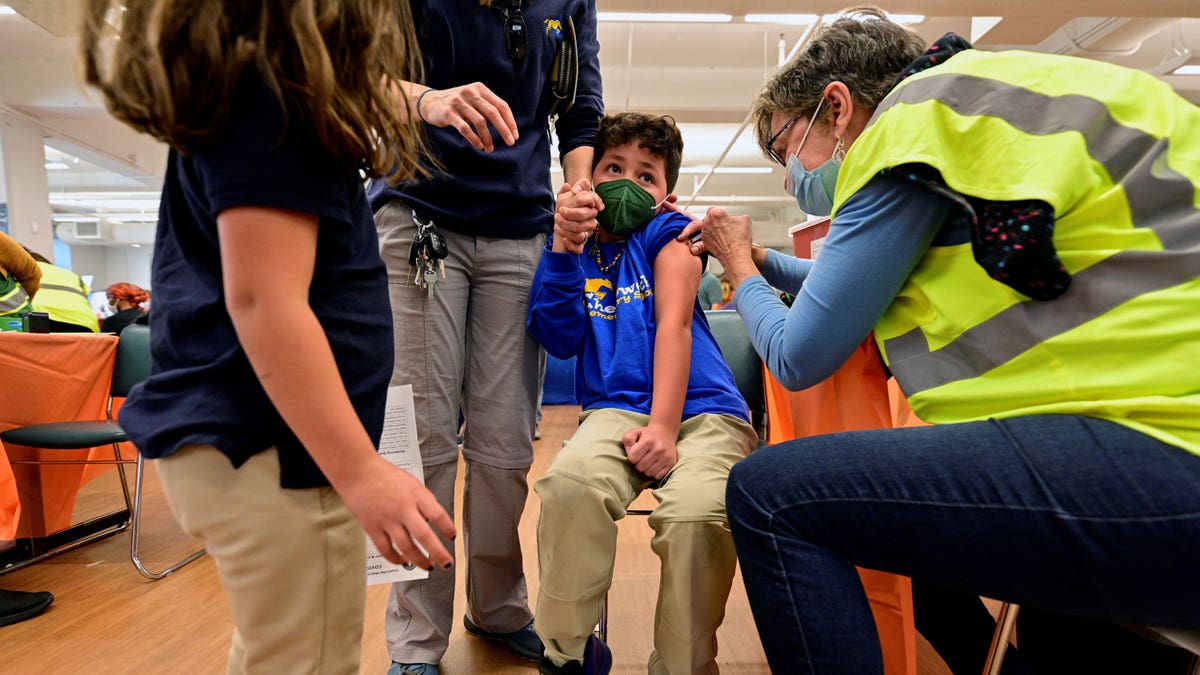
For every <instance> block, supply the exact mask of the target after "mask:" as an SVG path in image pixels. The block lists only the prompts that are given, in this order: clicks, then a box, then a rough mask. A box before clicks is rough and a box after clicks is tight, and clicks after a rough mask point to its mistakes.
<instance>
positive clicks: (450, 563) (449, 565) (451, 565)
mask: <svg viewBox="0 0 1200 675" xmlns="http://www.w3.org/2000/svg"><path fill="white" fill-rule="evenodd" d="M442 567H445V568H446V569H450V568H451V567H454V563H453V562H448V563H446V564H445V565H442Z"/></svg>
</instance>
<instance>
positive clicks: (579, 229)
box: [551, 178, 604, 254]
mask: <svg viewBox="0 0 1200 675" xmlns="http://www.w3.org/2000/svg"><path fill="white" fill-rule="evenodd" d="M603 210H604V200H602V199H600V195H598V194H596V193H595V192H594V191H593V190H592V182H591V181H590V180H588V179H586V178H582V179H580V180H578V181H576V182H575V184H574V185H571V184H567V183H564V184H563V186H562V187H561V188H559V190H558V203H557V205H556V206H555V208H554V244H553V246H552V247H551V250H553V251H556V252H559V253H575V254H580V253H583V247H584V245H585V244H586V243H587V240H588V237H590V236H592V232H594V231H595V230H596V215H597V214H598V213H600V212H601V211H603Z"/></svg>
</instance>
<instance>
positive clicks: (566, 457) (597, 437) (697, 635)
mask: <svg viewBox="0 0 1200 675" xmlns="http://www.w3.org/2000/svg"><path fill="white" fill-rule="evenodd" d="M648 419H649V418H648V417H647V416H645V415H639V414H636V413H631V412H626V411H623V410H615V409H609V408H606V409H600V410H593V411H588V412H585V413H584V414H583V415H581V416H580V425H579V429H578V430H577V431H576V432H575V435H574V436H572V437H571V440H570V441H568V442H567V443H566V445H565V446H564V447H563V449H562V451H560V452H559V454H558V455H557V456H556V457H555V458H554V462H553V464H552V465H551V466H550V469H549V471H547V473H546V475H545V476H544V477H542V478H541V479H539V480H538V481H537V482H536V483H535V484H534V490H535V491H537V493H538V495H539V496H540V497H541V499H542V511H541V516H540V518H539V520H538V562H539V563H540V575H541V576H540V579H541V590H540V592H539V594H538V602H537V611H536V616H535V620H534V627H535V628H536V629H537V632H538V634H539V635H540V636H541V637H542V640H543V642H544V643H545V645H546V655H547V656H548V657H549V658H550V660H552V661H554V662H555V663H556V664H559V665H561V664H562V663H565V662H566V661H568V660H580V659H582V658H583V656H582V655H583V652H584V646H585V644H586V642H587V639H588V635H589V634H590V633H591V632H592V628H593V627H594V626H595V625H596V622H597V621H598V620H599V618H600V609H601V605H602V604H603V602H604V596H605V594H606V593H607V592H608V588H609V586H610V585H611V583H612V575H613V560H614V558H615V557H616V545H617V525H616V521H618V520H620V519H621V518H623V517H624V516H625V510H626V509H627V508H628V506H629V504H630V503H631V502H632V501H633V500H634V498H635V497H637V495H638V494H639V493H640V492H641V491H642V490H644V489H646V488H647V487H651V485H652V484H653V481H652V480H651V479H650V478H649V477H647V476H646V475H644V474H642V473H640V472H638V471H637V470H636V469H635V468H634V467H633V465H632V464H630V462H629V459H628V457H627V456H626V455H625V448H624V446H623V445H622V444H621V437H622V436H623V435H624V434H625V432H627V431H629V430H630V429H633V428H636V427H640V426H645V424H646V423H647V421H648ZM757 441H758V438H757V436H756V435H755V433H754V430H753V429H752V428H751V427H750V425H749V424H747V423H746V422H744V421H742V420H740V419H738V418H736V417H731V416H728V415H699V416H696V417H693V418H691V419H689V420H686V421H685V422H684V423H683V425H682V426H681V427H680V430H679V441H678V443H677V446H676V447H677V450H678V453H679V461H678V463H677V464H676V465H675V468H674V469H673V470H672V472H671V474H670V475H669V476H668V477H667V481H666V482H665V483H664V484H663V485H661V486H660V487H658V488H655V489H654V497H655V499H656V500H658V506H657V507H656V508H655V509H654V512H653V513H652V514H651V515H650V527H651V528H652V529H653V530H654V533H655V534H654V538H653V539H651V541H650V546H651V548H652V549H653V550H654V553H655V554H656V555H658V557H659V559H660V560H661V561H662V568H661V573H660V574H661V580H660V583H659V593H658V611H657V612H656V615H655V619H654V652H653V653H652V654H651V655H650V660H649V669H650V672H651V673H672V674H675V675H682V674H684V673H716V672H717V664H716V661H715V659H716V656H717V638H716V633H717V627H718V626H720V625H721V621H722V620H723V619H724V618H725V601H726V599H727V598H728V596H729V588H730V586H731V585H732V583H733V573H734V567H735V565H736V562H737V558H736V556H735V554H734V550H733V540H732V538H731V537H730V534H729V524H728V521H727V520H726V518H725V481H726V479H727V478H728V476H729V469H730V468H731V467H732V466H733V465H734V463H736V462H737V461H738V460H740V459H741V458H742V457H744V456H745V455H747V454H748V453H749V452H750V451H751V450H752V449H753V448H754V446H755V444H756V443H757Z"/></svg>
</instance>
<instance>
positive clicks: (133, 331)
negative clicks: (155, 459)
mask: <svg viewBox="0 0 1200 675" xmlns="http://www.w3.org/2000/svg"><path fill="white" fill-rule="evenodd" d="M149 333H150V329H149V327H148V326H143V325H139V324H132V325H130V326H127V327H126V328H125V329H124V330H123V331H122V333H121V338H120V340H119V341H118V343H117V360H116V365H115V366H114V368H113V383H112V386H111V387H110V390H109V396H108V404H107V405H106V406H105V420H104V421H103V422H94V421H78V422H53V423H49V424H36V425H30V426H26V427H19V428H17V429H10V430H9V431H6V432H3V433H0V438H3V439H4V440H11V441H12V442H14V443H18V442H19V441H18V438H19V437H20V436H21V434H22V433H24V434H28V433H30V432H37V431H39V430H46V431H49V430H53V429H64V430H65V429H69V428H75V429H86V428H88V427H92V429H91V430H92V431H95V433H96V434H97V436H98V437H100V436H103V437H105V438H104V441H103V442H101V443H97V444H95V445H84V446H82V447H78V446H77V445H75V444H71V447H68V446H66V445H59V446H57V447H47V448H45V449H47V450H86V449H88V448H94V447H100V446H101V445H105V444H107V443H108V442H109V441H110V440H111V442H112V449H113V459H95V460H92V459H82V460H14V461H12V462H11V463H12V464H49V465H53V464H115V465H116V466H117V476H118V477H119V478H120V480H121V496H122V497H123V498H124V500H125V508H124V509H123V510H118V511H113V512H111V513H108V514H105V515H102V516H98V517H96V518H92V519H90V520H87V521H85V522H83V523H78V524H76V525H72V526H71V527H70V528H68V530H77V531H85V532H86V531H87V530H88V529H90V528H91V527H94V526H96V525H97V524H99V523H101V522H104V521H108V520H111V519H112V518H113V517H114V516H121V517H122V520H121V521H120V522H119V523H117V524H116V525H112V526H106V527H104V528H103V529H101V530H99V531H96V532H90V533H88V534H86V535H85V536H83V537H80V538H77V539H73V540H71V541H69V542H67V543H64V544H61V545H57V546H53V547H51V548H50V549H48V550H46V551H44V552H41V553H39V554H37V555H35V556H33V557H31V558H28V559H26V560H22V561H20V562H18V563H15V564H13V565H11V566H9V567H8V568H7V569H5V570H4V571H5V572H9V571H12V570H15V569H20V568H22V567H25V566H27V565H32V564H33V563H35V562H39V561H41V560H45V559H46V558H50V557H53V556H56V555H59V554H61V553H66V552H67V551H71V550H74V549H76V548H79V547H80V546H83V545H85V544H89V543H92V542H94V541H97V540H100V539H103V538H105V537H109V536H112V535H114V534H117V533H118V532H123V531H125V530H126V529H130V525H132V528H131V529H130V544H129V557H130V560H131V561H132V562H133V565H134V567H136V568H137V571H138V572H139V573H141V575H142V576H144V577H146V578H147V579H150V580H152V581H156V580H158V579H162V578H163V577H165V576H167V575H168V574H170V573H171V572H174V571H175V570H177V569H179V568H180V567H183V566H184V565H186V564H188V563H190V562H192V561H193V560H195V559H197V558H199V557H200V556H202V555H204V553H205V552H206V549H203V548H202V549H200V550H199V551H196V552H194V553H192V554H190V555H188V556H187V557H185V558H182V559H181V560H179V561H177V562H175V563H174V564H172V565H170V566H168V567H167V568H165V569H163V570H161V571H154V570H151V569H149V568H147V567H146V566H145V564H144V563H143V562H142V560H141V556H140V555H139V553H138V540H139V536H138V535H139V533H140V525H141V515H142V481H143V476H144V472H145V460H144V459H143V457H142V455H141V453H137V458H136V459H127V458H124V457H122V456H121V447H120V444H121V443H123V442H125V441H127V440H128V438H127V437H126V436H125V432H124V431H122V430H121V428H120V426H118V425H117V423H116V422H115V421H114V420H113V414H112V412H113V411H112V407H113V399H114V398H118V397H123V396H125V395H127V394H128V393H129V390H130V389H132V388H133V385H135V384H137V383H138V382H141V381H142V380H144V379H145V378H146V377H147V376H148V375H149V374H150V336H149ZM10 434H11V435H12V436H14V438H10V437H8V436H9V435H10ZM127 464H134V465H136V467H137V468H136V474H135V482H134V489H133V494H132V496H131V495H130V490H129V481H128V479H127V478H126V476H125V465H127Z"/></svg>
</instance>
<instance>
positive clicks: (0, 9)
mask: <svg viewBox="0 0 1200 675" xmlns="http://www.w3.org/2000/svg"><path fill="white" fill-rule="evenodd" d="M16 13H17V10H15V9H13V8H12V7H9V6H8V5H0V15H3V14H16Z"/></svg>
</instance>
